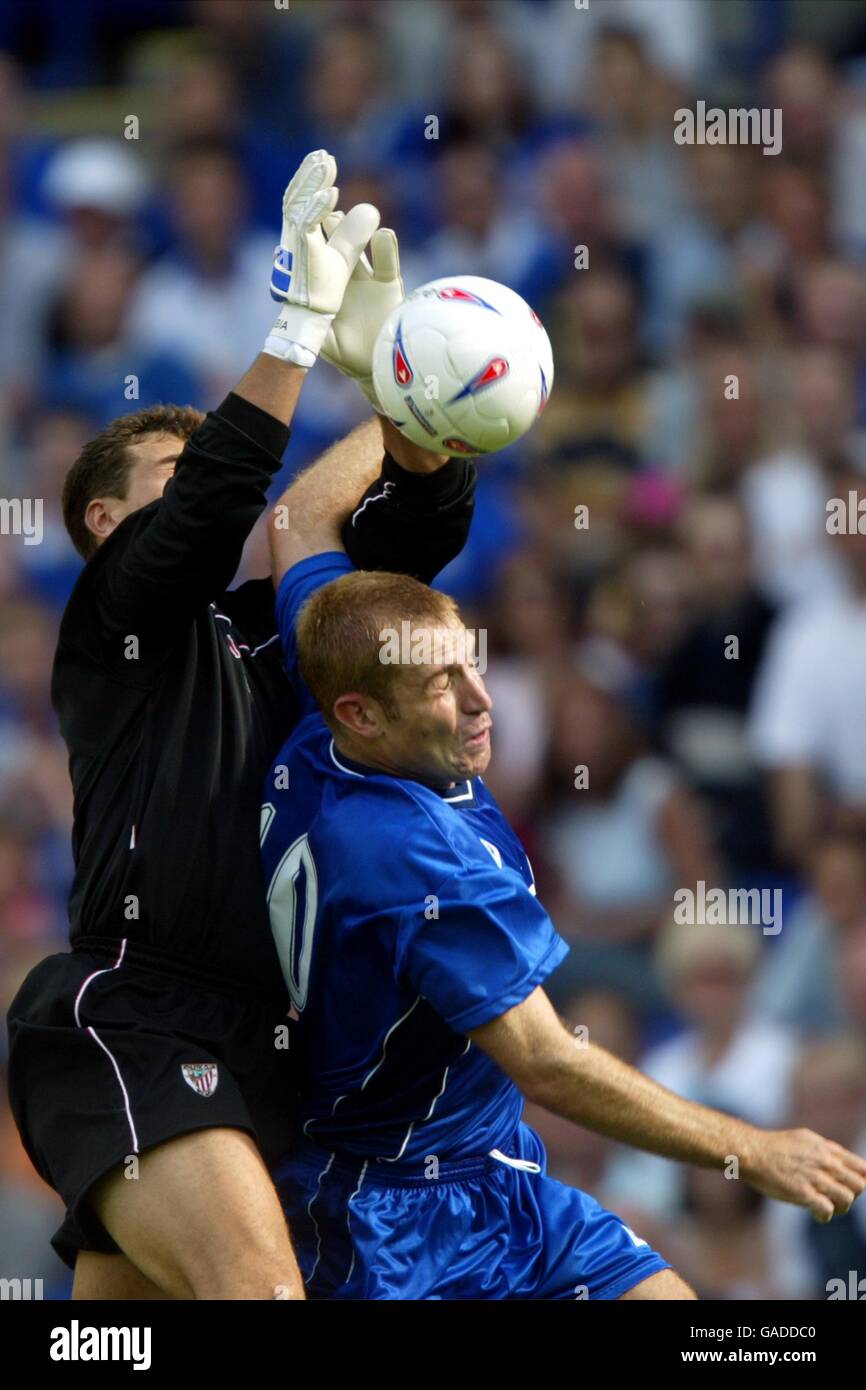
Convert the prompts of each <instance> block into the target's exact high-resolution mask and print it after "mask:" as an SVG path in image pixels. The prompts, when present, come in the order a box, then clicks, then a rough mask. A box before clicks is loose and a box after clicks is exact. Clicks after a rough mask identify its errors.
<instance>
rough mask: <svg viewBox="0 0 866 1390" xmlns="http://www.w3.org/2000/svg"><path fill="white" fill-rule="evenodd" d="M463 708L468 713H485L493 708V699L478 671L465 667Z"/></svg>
mask: <svg viewBox="0 0 866 1390" xmlns="http://www.w3.org/2000/svg"><path fill="white" fill-rule="evenodd" d="M463 691H464V695H463V708H464V710H465V711H466V712H467V713H468V714H481V713H484V714H486V713H487V712H488V710H491V709H492V708H493V699H492V697H491V695H490V694H489V693H488V690H487V686H486V685H485V684H484V681H483V679H482V677H481V675H480V674H479V672H478V671H476V670H474V669H473V668H472V667H471V666H470V667H468V668H467V671H466V680H465V681H464V683H463Z"/></svg>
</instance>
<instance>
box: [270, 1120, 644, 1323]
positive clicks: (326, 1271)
mask: <svg viewBox="0 0 866 1390" xmlns="http://www.w3.org/2000/svg"><path fill="white" fill-rule="evenodd" d="M545 1170H546V1155H545V1151H544V1145H543V1144H542V1142H541V1140H540V1139H539V1137H538V1135H537V1134H535V1132H534V1131H533V1130H531V1129H530V1128H529V1126H528V1125H523V1124H521V1125H520V1126H519V1127H518V1129H517V1131H516V1133H515V1135H514V1138H513V1140H512V1142H511V1143H510V1144H508V1145H506V1146H504V1149H503V1150H502V1151H500V1150H498V1149H494V1150H493V1151H492V1153H491V1154H489V1155H485V1156H483V1157H481V1158H472V1159H466V1160H460V1161H456V1162H453V1163H442V1164H437V1163H436V1161H435V1159H433V1160H431V1159H427V1160H426V1161H425V1162H419V1163H416V1164H413V1165H403V1164H401V1165H400V1169H399V1171H397V1170H396V1169H395V1168H394V1167H393V1166H392V1165H391V1164H389V1163H387V1162H382V1161H377V1160H376V1159H370V1160H368V1161H365V1160H363V1159H359V1158H356V1157H353V1156H351V1155H347V1154H334V1153H331V1152H329V1151H328V1150H327V1149H324V1148H320V1147H319V1146H317V1145H315V1144H310V1143H307V1142H306V1141H303V1142H301V1143H299V1144H298V1145H297V1146H296V1148H295V1150H294V1151H293V1153H292V1155H291V1157H290V1159H289V1160H288V1162H287V1163H286V1165H285V1166H284V1167H283V1169H282V1170H281V1172H280V1173H279V1174H278V1177H277V1185H278V1187H279V1191H280V1196H281V1198H282V1201H283V1207H284V1210H285V1212H286V1217H287V1219H288V1222H289V1228H290V1230H291V1233H292V1237H293V1240H294V1243H295V1250H296V1252H297V1256H298V1261H299V1263H300V1266H301V1272H302V1274H303V1277H304V1282H305V1284H306V1287H307V1294H308V1296H309V1297H310V1298H321V1299H342V1298H346V1299H452V1298H454V1299H459V1298H466V1299H511V1298H514V1299H560V1300H564V1299H575V1300H579V1299H588V1298H592V1299H599V1298H600V1299H615V1298H619V1297H620V1295H621V1294H624V1293H625V1292H626V1291H627V1290H628V1289H631V1288H633V1287H634V1286H635V1284H639V1283H640V1282H641V1281H642V1280H643V1279H647V1278H649V1276H650V1275H651V1274H656V1273H658V1271H659V1270H662V1269H669V1268H670V1265H669V1264H668V1262H667V1260H665V1259H663V1257H662V1256H661V1255H659V1254H658V1253H657V1252H656V1251H655V1250H653V1249H651V1248H650V1246H649V1245H648V1244H647V1242H646V1241H644V1240H641V1239H640V1238H639V1237H638V1236H637V1235H635V1233H634V1232H633V1231H631V1230H630V1229H629V1227H628V1226H626V1225H625V1224H624V1223H623V1222H622V1221H620V1219H619V1218H618V1217H617V1216H615V1215H614V1214H613V1212H610V1211H607V1210H606V1209H605V1208H604V1207H603V1206H601V1205H600V1203H598V1202H597V1201H596V1200H595V1198H594V1197H590V1196H589V1195H588V1194H587V1193H585V1192H580V1191H579V1190H578V1189H577V1188H574V1187H567V1186H566V1185H565V1184H564V1183H561V1182H557V1181H556V1180H555V1179H554V1178H550V1177H548V1176H547V1174H546V1171H545Z"/></svg>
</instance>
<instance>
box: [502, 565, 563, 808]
mask: <svg viewBox="0 0 866 1390" xmlns="http://www.w3.org/2000/svg"><path fill="white" fill-rule="evenodd" d="M568 639H569V610H568V603H567V598H566V595H565V594H564V593H563V591H562V588H561V586H560V585H559V584H558V583H557V577H556V575H555V574H554V573H553V571H552V570H551V568H550V566H549V564H548V563H547V562H546V560H545V557H544V556H543V554H540V553H534V552H531V551H530V552H526V551H523V552H518V553H517V554H516V555H514V556H512V558H511V559H510V560H509V561H508V562H507V563H506V564H505V565H504V566H503V570H502V574H501V577H500V582H499V591H498V594H497V600H496V606H495V608H494V611H493V614H492V622H491V625H490V629H489V632H488V640H489V646H490V666H489V669H488V671H487V674H486V676H485V682H486V685H487V689H488V691H489V693H490V695H491V696H492V699H493V709H494V713H493V722H494V739H495V745H496V756H495V758H494V759H493V761H492V763H491V766H490V769H489V772H488V773H487V776H486V781H487V782H488V784H489V786H490V787H491V790H492V791H493V794H494V795H495V797H496V799H497V800H498V802H499V804H500V806H501V807H502V809H503V811H504V812H505V815H506V816H507V817H508V818H509V820H511V821H513V822H514V823H515V824H516V825H518V826H523V824H524V821H525V820H526V818H527V816H528V813H529V811H530V806H531V802H532V800H533V798H534V797H535V794H536V790H537V786H538V779H539V777H540V775H541V773H542V770H543V765H544V757H545V750H546V730H547V728H548V726H549V718H550V711H549V708H548V704H549V692H550V686H551V683H552V681H553V680H554V679H555V677H556V674H557V672H558V671H560V670H561V669H562V667H563V665H564V664H565V663H566V662H567V660H568ZM529 831H530V833H531V827H529Z"/></svg>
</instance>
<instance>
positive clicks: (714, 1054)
mask: <svg viewBox="0 0 866 1390" xmlns="http://www.w3.org/2000/svg"><path fill="white" fill-rule="evenodd" d="M760 956H761V936H760V934H759V929H758V928H757V927H752V926H748V925H746V924H736V923H734V924H728V925H723V926H722V925H720V926H712V925H709V924H704V925H702V924H682V925H681V924H678V923H674V922H670V923H669V924H668V926H667V927H666V928H665V930H664V932H663V934H662V936H661V937H660V939H659V943H658V952H657V964H658V969H659V972H660V975H661V978H662V981H663V983H664V985H665V987H666V989H667V992H668V994H669V997H670V999H671V1000H672V1002H673V1004H674V1006H675V1007H676V1009H677V1011H678V1012H679V1014H680V1016H681V1018H682V1019H683V1021H684V1023H685V1025H686V1027H685V1031H684V1032H682V1033H680V1034H679V1035H677V1036H676V1037H674V1038H672V1039H671V1040H670V1041H669V1042H665V1043H662V1044H661V1045H660V1046H658V1047H655V1048H653V1049H652V1050H651V1051H650V1052H649V1053H647V1055H646V1056H645V1057H643V1059H642V1061H641V1070H642V1071H644V1072H646V1073H647V1075H648V1076H651V1077H652V1078H653V1079H654V1080H655V1081H658V1082H659V1083H660V1084H661V1085H662V1086H666V1087H668V1089H669V1090H672V1091H676V1092H677V1093H678V1094H679V1095H682V1096H685V1097H686V1098H687V1099H689V1100H693V1101H699V1102H700V1103H701V1104H704V1105H710V1106H714V1107H716V1108H717V1109H720V1110H726V1111H729V1112H730V1113H732V1114H736V1115H741V1116H743V1117H744V1118H746V1119H748V1120H749V1121H751V1122H752V1123H753V1124H759V1125H767V1126H769V1127H770V1128H773V1127H777V1126H779V1125H781V1124H782V1122H783V1120H784V1118H785V1116H786V1114H787V1110H788V1106H789V1104H790V1095H791V1081H792V1073H793V1069H794V1066H795V1064H796V1062H797V1058H798V1043H797V1038H796V1034H795V1033H794V1032H793V1031H791V1030H789V1029H787V1028H785V1027H783V1026H782V1025H780V1024H777V1023H771V1022H767V1021H765V1020H764V1019H762V1018H760V1017H758V1016H756V1015H753V1014H751V1013H750V1012H749V1008H748V1005H749V998H750V986H751V984H752V981H753V979H754V976H755V970H756V968H757V966H758V963H759V960H760ZM684 1172H685V1170H684V1169H682V1168H677V1167H675V1166H674V1165H673V1164H671V1163H668V1162H666V1161H665V1160H664V1159H661V1158H656V1157H655V1156H654V1155H652V1154H638V1153H635V1152H632V1151H622V1153H620V1154H618V1156H617V1159H616V1161H615V1167H614V1169H612V1171H611V1173H610V1174H609V1182H610V1186H611V1188H612V1190H613V1191H614V1192H615V1193H616V1194H617V1200H619V1199H620V1197H621V1198H622V1199H623V1200H630V1201H633V1202H635V1203H637V1204H638V1205H639V1206H640V1207H641V1208H642V1209H644V1210H646V1211H648V1212H655V1213H656V1214H657V1215H668V1216H670V1215H672V1214H673V1213H674V1212H676V1211H678V1210H679V1203H680V1202H681V1201H682V1198H683V1191H682V1180H683V1174H684ZM716 1176H718V1175H716ZM723 1180H724V1179H722V1181H723ZM732 1185H733V1186H739V1183H735V1184H732ZM716 1196H717V1197H718V1198H719V1200H722V1201H723V1200H724V1199H722V1198H721V1196H720V1193H719V1192H716ZM734 1205H735V1206H736V1203H734ZM747 1205H748V1204H747ZM744 1214H745V1210H744Z"/></svg>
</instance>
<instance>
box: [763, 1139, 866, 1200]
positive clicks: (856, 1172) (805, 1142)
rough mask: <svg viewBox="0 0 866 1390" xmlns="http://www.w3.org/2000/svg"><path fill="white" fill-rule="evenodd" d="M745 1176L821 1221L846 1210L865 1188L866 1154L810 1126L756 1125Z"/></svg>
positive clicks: (766, 1195)
mask: <svg viewBox="0 0 866 1390" xmlns="http://www.w3.org/2000/svg"><path fill="white" fill-rule="evenodd" d="M755 1133H756V1142H755V1150H754V1153H753V1154H751V1155H750V1157H749V1160H748V1162H747V1163H746V1164H745V1165H744V1173H743V1176H744V1177H745V1178H746V1181H747V1182H749V1183H750V1184H751V1185H752V1187H755V1188H757V1190H758V1191H759V1192H763V1194H764V1196H765V1197H775V1198H776V1199H777V1200H778V1201H781V1202H793V1203H794V1204H795V1205H796V1206H800V1207H808V1208H809V1210H810V1211H811V1213H812V1215H813V1216H814V1217H815V1220H816V1221H823V1222H826V1221H829V1220H830V1219H831V1218H832V1217H833V1216H837V1215H841V1214H842V1213H843V1212H846V1211H847V1210H848V1208H849V1207H850V1206H851V1203H852V1202H853V1201H854V1200H855V1198H857V1197H859V1195H860V1193H861V1192H862V1191H863V1190H864V1188H866V1159H863V1158H860V1157H859V1156H858V1155H857V1154H855V1153H851V1152H850V1150H848V1149H843V1147H842V1145H841V1144H836V1143H834V1142H833V1140H832V1139H825V1138H823V1136H822V1135H820V1134H815V1132H814V1131H813V1130H811V1129H779V1130H757V1131H756V1132H755Z"/></svg>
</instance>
